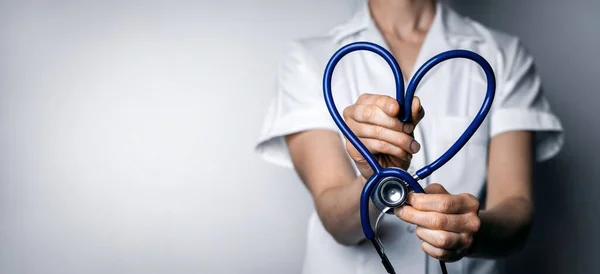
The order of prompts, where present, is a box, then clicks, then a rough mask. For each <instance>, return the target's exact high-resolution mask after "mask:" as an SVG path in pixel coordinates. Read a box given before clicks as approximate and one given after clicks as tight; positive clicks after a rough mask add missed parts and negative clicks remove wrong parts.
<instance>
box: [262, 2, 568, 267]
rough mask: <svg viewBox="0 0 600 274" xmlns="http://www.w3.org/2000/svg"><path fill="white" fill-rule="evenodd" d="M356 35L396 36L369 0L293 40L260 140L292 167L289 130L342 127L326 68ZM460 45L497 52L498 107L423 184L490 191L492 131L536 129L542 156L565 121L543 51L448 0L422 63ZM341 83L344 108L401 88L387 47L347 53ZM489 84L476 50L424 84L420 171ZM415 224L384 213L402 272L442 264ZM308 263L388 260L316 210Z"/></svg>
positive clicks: (467, 118)
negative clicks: (352, 242)
mask: <svg viewBox="0 0 600 274" xmlns="http://www.w3.org/2000/svg"><path fill="white" fill-rule="evenodd" d="M355 41H371V42H374V43H377V44H379V45H381V46H386V43H385V41H384V39H383V38H382V36H381V34H380V33H379V31H378V30H377V28H376V27H375V25H374V23H373V21H372V18H371V17H370V15H369V10H368V6H367V4H366V1H365V3H364V4H363V5H362V6H361V7H360V8H359V9H358V11H357V12H356V14H355V15H354V16H353V17H352V18H351V19H350V20H349V21H348V22H346V23H344V24H341V25H339V26H337V27H335V28H334V29H333V30H331V31H330V32H329V33H327V34H325V35H322V36H316V37H309V38H305V39H299V40H296V41H292V42H290V43H289V48H288V49H287V51H286V54H285V55H284V58H282V61H281V63H280V67H279V73H278V75H277V90H276V93H275V94H274V97H273V101H272V103H271V105H270V108H269V111H268V114H267V116H266V119H265V123H264V128H263V130H262V133H261V136H260V139H259V141H258V145H257V147H256V151H257V153H258V154H259V155H261V156H262V157H263V159H265V160H267V161H269V162H272V163H275V164H277V165H281V166H285V167H290V168H291V167H292V163H291V161H290V158H289V154H288V151H287V147H286V143H285V141H284V138H283V136H285V135H287V134H291V133H295V132H300V131H305V130H311V129H317V128H320V129H330V130H333V131H336V132H339V130H338V128H337V127H336V126H335V124H334V123H333V120H332V118H331V116H330V115H329V113H328V111H327V108H326V106H325V102H324V99H323V95H322V93H323V90H322V77H323V71H324V68H325V65H326V63H327V61H328V60H329V58H330V57H331V56H332V54H333V53H334V52H335V51H336V50H337V49H339V48H340V47H342V46H343V45H346V44H348V43H351V42H355ZM450 49H467V50H471V51H474V52H477V53H479V54H480V55H482V56H483V57H484V58H486V59H487V60H488V62H489V63H490V64H491V65H492V67H493V69H494V71H495V75H496V79H497V89H496V97H495V99H494V103H493V106H492V110H491V111H490V113H489V115H488V117H487V118H486V120H485V121H484V123H483V124H482V126H481V127H480V128H479V130H478V131H477V132H476V133H475V135H474V136H473V137H472V138H471V139H470V141H469V142H468V143H467V145H466V146H465V147H464V148H463V149H462V150H461V151H460V152H459V153H458V154H457V155H456V156H455V157H454V158H453V159H452V160H450V161H449V162H448V163H447V164H446V165H445V166H443V167H441V168H440V169H439V170H437V171H436V172H434V173H433V174H432V175H431V176H430V177H429V178H427V179H426V180H423V181H421V184H422V185H423V186H425V185H427V184H430V183H432V182H439V183H441V184H442V185H444V186H445V187H446V189H447V190H448V191H449V192H450V193H456V194H457V193H463V192H466V193H471V194H473V195H475V196H477V197H479V198H480V199H483V196H482V194H483V193H484V191H485V182H486V164H487V163H486V162H487V153H488V143H489V141H490V138H492V137H493V136H495V135H498V134H500V133H503V132H507V131H514V130H530V131H535V132H536V140H537V142H536V144H537V146H536V149H537V155H536V159H537V160H540V161H541V160H546V159H549V158H551V157H553V156H554V155H556V154H557V153H558V152H559V150H560V149H561V146H562V144H563V135H562V126H561V123H560V121H559V119H558V118H557V117H556V116H555V115H554V114H553V113H552V111H551V109H550V106H549V104H548V102H547V100H546V99H545V97H544V96H543V94H542V90H541V84H540V78H539V76H538V74H537V72H536V70H535V67H534V62H533V58H532V56H531V55H530V54H529V53H528V52H527V51H526V49H525V48H524V47H523V45H522V44H521V43H520V41H519V40H518V38H516V37H513V36H510V35H507V34H505V33H501V32H499V31H496V30H493V29H490V28H488V27H485V26H483V25H481V24H479V23H477V22H475V21H473V20H471V19H468V18H466V17H462V16H460V15H459V14H457V13H456V12H454V11H453V10H452V9H451V8H449V7H447V6H445V5H444V4H442V3H438V4H436V15H435V18H434V21H433V24H432V26H431V28H430V30H429V32H428V34H427V36H426V38H425V41H424V43H423V46H422V49H421V51H420V53H419V55H418V57H417V61H416V65H415V69H414V70H413V72H414V71H416V68H418V67H419V66H421V65H422V64H423V63H424V62H425V61H426V60H428V59H429V58H431V57H432V56H434V55H436V54H438V53H441V52H443V51H446V50H450ZM405 77H406V76H405ZM406 78H408V79H410V77H406ZM332 87H333V94H334V98H335V102H336V105H337V107H338V111H339V112H340V113H342V111H343V109H344V108H346V107H347V106H349V105H351V104H353V103H354V102H355V101H356V99H357V98H358V96H359V95H360V94H362V93H379V94H386V95H389V96H392V97H395V89H394V79H393V76H392V73H391V70H390V68H389V66H388V65H387V64H386V63H385V61H384V60H383V59H381V57H379V56H377V55H376V54H374V53H371V52H366V51H360V52H353V53H351V54H349V55H347V56H346V57H344V59H342V61H341V62H340V63H339V64H338V66H337V67H336V69H335V73H334V76H333V83H332ZM485 88H486V78H485V75H484V74H483V71H482V70H481V69H480V68H479V66H478V65H477V64H476V63H474V62H472V61H469V60H466V59H453V60H450V61H445V62H443V63H442V64H440V65H438V66H436V67H435V68H434V69H432V70H431V71H430V72H429V73H428V74H427V75H426V76H425V77H424V79H423V80H422V81H421V84H420V85H419V88H418V89H417V91H416V93H415V95H416V96H419V98H420V99H421V101H422V104H423V106H424V108H425V112H426V115H425V118H424V119H423V120H422V121H421V122H420V124H419V125H418V127H417V128H416V129H415V138H416V139H417V141H419V143H420V144H421V147H422V148H421V151H420V152H418V153H417V154H416V155H414V157H413V160H412V163H411V168H410V169H409V171H411V173H413V172H414V171H415V170H418V169H419V168H420V167H423V166H424V165H426V164H428V163H430V162H432V161H433V160H435V159H436V158H437V157H439V156H440V155H441V154H442V153H443V152H444V151H445V150H446V149H447V148H448V147H450V145H451V144H452V143H453V142H454V141H455V140H456V139H457V138H458V136H459V135H460V134H461V133H462V132H463V131H464V129H465V128H466V127H467V125H468V124H469V123H470V122H471V120H472V119H473V117H474V115H475V113H476V112H477V111H478V110H479V108H480V106H481V103H482V101H483V98H484V95H485ZM357 195H359V194H358V193H357ZM414 231H415V230H414V226H413V225H409V224H407V223H405V222H403V221H401V220H399V219H397V218H396V217H394V216H393V215H390V216H388V217H386V218H384V220H383V223H382V225H381V226H380V229H379V232H380V234H381V235H382V239H381V240H382V242H383V244H384V246H385V250H386V253H387V254H388V257H389V258H390V260H391V261H392V263H393V265H394V267H395V269H396V271H397V273H399V274H400V273H410V274H419V273H439V272H440V270H439V265H438V262H437V260H434V259H432V258H431V257H428V256H427V255H425V253H424V252H423V251H422V249H421V246H420V244H421V241H420V240H419V239H418V238H417V236H416V235H415V234H414ZM448 271H449V273H451V274H459V273H461V274H462V273H497V271H498V266H497V263H496V262H495V261H492V260H481V259H471V258H464V259H462V260H460V261H458V262H455V263H450V264H448ZM303 273H305V274H313V273H324V274H336V273H340V274H341V273H343V274H350V273H357V274H358V273H365V274H366V273H385V270H384V268H383V266H382V265H381V262H380V259H379V257H378V255H377V253H376V252H375V250H374V249H373V247H372V246H371V244H370V243H369V242H365V243H364V244H363V245H359V246H353V247H348V246H343V245H341V244H338V243H337V242H336V241H335V240H334V239H333V238H332V236H331V235H330V234H328V233H327V232H326V231H325V229H324V227H323V225H322V223H321V221H320V219H319V218H318V216H317V214H316V213H313V214H312V216H311V218H310V221H309V224H308V240H307V246H306V254H305V261H304V267H303Z"/></svg>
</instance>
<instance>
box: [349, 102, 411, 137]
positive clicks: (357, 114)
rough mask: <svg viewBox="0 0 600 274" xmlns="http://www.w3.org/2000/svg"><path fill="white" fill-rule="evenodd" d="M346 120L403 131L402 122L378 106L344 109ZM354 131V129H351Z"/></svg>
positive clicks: (354, 106) (355, 106)
mask: <svg viewBox="0 0 600 274" xmlns="http://www.w3.org/2000/svg"><path fill="white" fill-rule="evenodd" d="M344 120H346V123H348V120H354V121H357V122H360V123H367V124H372V125H378V126H382V127H386V128H389V129H392V130H395V131H398V132H401V131H402V126H403V125H402V122H400V120H398V118H396V117H394V116H389V115H388V114H387V113H386V112H385V111H384V110H383V109H381V107H379V106H377V105H373V104H370V105H352V106H349V107H347V108H346V109H344ZM351 129H352V130H353V131H354V129H353V128H351Z"/></svg>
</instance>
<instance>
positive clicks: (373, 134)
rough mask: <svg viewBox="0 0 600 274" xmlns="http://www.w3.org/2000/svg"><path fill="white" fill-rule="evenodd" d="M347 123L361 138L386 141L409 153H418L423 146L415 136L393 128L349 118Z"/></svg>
mask: <svg viewBox="0 0 600 274" xmlns="http://www.w3.org/2000/svg"><path fill="white" fill-rule="evenodd" d="M347 124H348V126H349V127H350V128H351V129H352V131H353V132H354V134H356V136H357V137H359V138H369V139H376V140H381V141H385V142H387V143H389V144H392V145H394V146H396V147H399V148H401V149H402V150H404V151H405V152H407V153H412V154H414V153H417V152H419V149H420V147H421V146H420V144H419V143H418V142H417V141H416V140H414V139H413V137H411V136H410V135H408V134H405V133H403V132H398V131H395V130H391V129H388V128H385V127H383V126H378V125H371V124H363V123H358V122H356V121H354V120H352V119H348V121H347ZM413 142H415V143H416V145H413Z"/></svg>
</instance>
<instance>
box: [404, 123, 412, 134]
mask: <svg viewBox="0 0 600 274" xmlns="http://www.w3.org/2000/svg"><path fill="white" fill-rule="evenodd" d="M414 129H415V126H414V125H413V124H404V126H403V127H402V130H404V132H405V133H406V134H411V133H412V132H413V130H414Z"/></svg>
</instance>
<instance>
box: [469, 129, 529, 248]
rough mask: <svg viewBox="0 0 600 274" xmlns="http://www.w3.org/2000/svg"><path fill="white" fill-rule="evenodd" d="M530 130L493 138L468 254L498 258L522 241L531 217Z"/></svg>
mask: <svg viewBox="0 0 600 274" xmlns="http://www.w3.org/2000/svg"><path fill="white" fill-rule="evenodd" d="M532 169H533V133H531V132H526V131H515V132H507V133H503V134H500V135H498V136H496V137H494V138H492V140H491V143H490V152H489V162H488V185H487V201H486V209H485V210H482V211H481V212H480V213H479V217H480V218H481V228H480V230H479V232H478V233H477V235H476V243H477V244H476V246H475V249H474V250H473V252H474V253H473V254H472V255H471V256H475V257H486V258H489V257H498V256H504V255H507V254H509V253H511V252H513V251H515V250H518V249H519V248H521V247H522V246H523V244H524V243H525V241H526V239H527V236H528V234H529V229H530V227H531V223H532V220H533V212H534V209H533V197H532V185H533V184H532Z"/></svg>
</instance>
